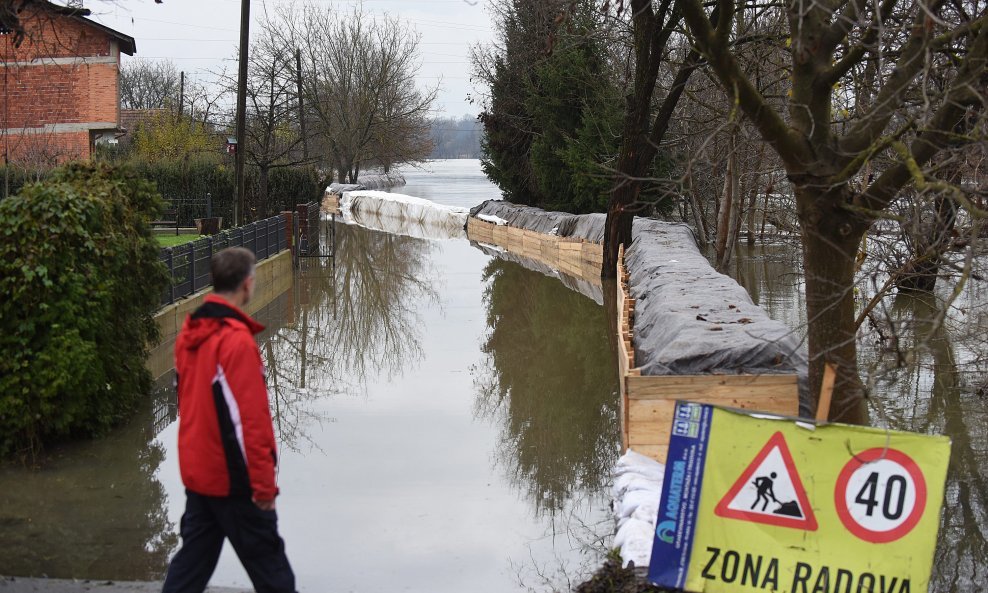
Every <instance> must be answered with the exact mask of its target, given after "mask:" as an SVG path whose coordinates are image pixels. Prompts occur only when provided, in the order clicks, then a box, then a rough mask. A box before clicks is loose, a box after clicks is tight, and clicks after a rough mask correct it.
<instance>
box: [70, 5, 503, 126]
mask: <svg viewBox="0 0 988 593" xmlns="http://www.w3.org/2000/svg"><path fill="white" fill-rule="evenodd" d="M301 2H311V3H315V4H318V5H328V6H333V7H335V8H338V9H339V10H340V11H341V12H346V11H348V10H349V9H350V7H352V6H353V1H352V0H299V1H298V2H296V4H298V3H301ZM281 3H283V2H281V1H279V0H264V1H262V0H252V2H251V20H252V22H253V23H256V22H257V21H258V19H260V18H262V17H263V14H264V7H265V5H266V6H267V7H268V8H269V9H270V8H271V7H273V6H275V5H277V4H281ZM240 4H241V0H164V2H163V3H162V4H156V3H154V2H152V0H87V1H86V2H85V6H86V8H89V9H91V10H92V11H93V16H92V17H91V18H93V19H94V20H96V21H98V22H100V23H103V24H105V25H107V26H109V27H112V28H114V29H116V30H118V31H120V32H122V33H126V34H127V35H131V36H133V37H134V39H135V40H136V42H137V54H136V55H135V56H134V58H146V59H160V58H167V59H170V60H172V61H173V62H174V63H175V65H176V67H177V68H178V69H179V70H184V71H185V72H186V76H191V77H195V78H198V79H200V80H202V81H204V82H205V81H208V80H209V79H210V75H209V71H218V70H220V69H222V68H223V67H224V64H225V65H226V67H227V69H228V70H229V71H230V72H234V71H235V70H236V67H237V65H236V61H235V60H233V59H232V57H233V56H234V55H235V53H236V46H237V40H238V38H239V27H240ZM363 5H364V9H365V10H367V11H373V12H380V13H389V14H391V15H392V16H397V17H398V18H400V19H401V20H402V21H403V22H404V23H406V24H407V26H408V27H410V28H412V29H414V30H415V31H418V32H419V33H420V34H421V35H422V41H421V45H420V58H421V61H422V68H421V70H420V74H419V75H420V78H421V83H422V85H431V84H435V82H436V81H437V80H439V82H440V92H439V96H438V98H437V101H436V108H437V109H438V110H440V112H441V113H440V114H441V115H446V116H454V117H458V116H461V115H463V114H467V113H469V114H476V113H477V112H478V110H479V109H478V106H477V105H470V104H469V103H468V102H467V95H469V94H472V93H473V89H472V88H471V85H470V63H469V56H470V46H471V45H472V44H474V43H477V42H487V41H489V40H490V39H491V38H492V35H493V33H492V31H491V25H490V19H489V15H488V13H487V9H486V8H485V5H486V0H478V1H476V2H474V1H473V0H363ZM251 27H252V30H253V29H254V25H253V24H252V25H251ZM134 58H130V57H129V56H126V55H125V56H123V59H124V63H126V61H127V60H130V59H134Z"/></svg>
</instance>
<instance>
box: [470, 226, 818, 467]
mask: <svg viewBox="0 0 988 593" xmlns="http://www.w3.org/2000/svg"><path fill="white" fill-rule="evenodd" d="M467 237H469V238H470V240H472V241H478V242H481V243H488V244H491V245H496V246H498V247H501V248H504V249H506V250H508V251H510V252H512V253H516V254H518V255H522V256H524V257H527V258H529V259H533V260H536V261H539V262H542V263H544V264H546V265H549V266H551V267H553V268H555V269H557V270H560V271H562V272H565V273H566V274H569V275H571V276H574V277H577V278H582V279H584V280H587V281H590V282H593V283H594V284H597V285H599V284H600V266H601V264H602V262H603V259H604V252H603V246H602V245H600V244H597V243H591V242H588V241H582V240H580V239H573V238H571V237H556V236H554V235H545V234H542V233H537V232H535V231H530V230H527V229H518V228H514V227H508V226H504V225H495V224H493V223H489V222H486V221H482V220H478V219H476V218H470V219H469V220H468V222H467ZM617 278H618V281H617V289H616V290H617V295H616V296H617V331H618V336H617V346H618V381H619V387H620V391H621V404H620V416H621V443H622V447H623V449H628V448H629V447H630V448H632V449H634V450H635V451H637V452H639V453H642V454H643V455H647V456H649V457H651V458H653V459H655V460H657V461H660V462H665V458H666V450H667V449H668V447H669V436H670V434H669V433H670V429H671V426H672V416H673V412H674V409H675V403H676V400H679V399H687V400H690V401H696V402H702V403H710V404H717V405H721V406H726V407H732V408H740V409H744V410H751V411H759V412H768V413H774V414H783V415H786V416H795V415H797V414H798V412H799V391H798V387H797V380H798V377H797V376H796V375H794V374H790V375H649V376H642V374H641V369H640V368H639V367H638V366H636V364H635V362H636V361H635V348H634V321H635V300H634V299H633V298H632V297H631V291H630V288H629V286H628V280H629V276H628V271H627V269H626V268H625V264H624V248H623V247H621V248H620V249H619V256H618V273H617Z"/></svg>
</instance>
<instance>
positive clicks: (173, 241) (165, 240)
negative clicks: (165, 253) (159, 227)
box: [156, 235, 201, 247]
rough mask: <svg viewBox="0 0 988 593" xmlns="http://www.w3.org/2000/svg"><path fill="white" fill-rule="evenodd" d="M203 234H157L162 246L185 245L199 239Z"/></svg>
mask: <svg viewBox="0 0 988 593" xmlns="http://www.w3.org/2000/svg"><path fill="white" fill-rule="evenodd" d="M200 237H201V235H157V236H156V238H157V239H158V244H159V245H161V246H162V247H175V246H176V245H184V244H185V243H188V242H190V241H195V240H196V239H199V238H200Z"/></svg>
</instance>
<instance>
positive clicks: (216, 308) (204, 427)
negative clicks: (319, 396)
mask: <svg viewBox="0 0 988 593" xmlns="http://www.w3.org/2000/svg"><path fill="white" fill-rule="evenodd" d="M263 329H264V326H262V325H261V324H259V323H257V322H256V321H254V320H253V319H251V318H250V317H249V316H247V314H245V313H244V312H243V311H241V310H239V309H238V308H237V307H235V306H234V305H232V304H230V303H229V302H228V301H226V300H225V299H223V298H222V297H219V296H216V295H214V294H210V295H208V296H207V297H206V300H205V302H204V303H203V304H202V306H201V307H199V308H198V309H196V310H195V312H193V313H192V314H191V315H189V317H188V318H187V319H186V320H185V325H183V326H182V331H181V333H179V335H178V340H177V341H176V342H175V372H176V373H177V378H176V382H177V383H178V415H179V423H178V463H179V467H180V469H181V472H182V482H184V483H185V487H186V488H188V489H189V490H191V491H192V492H196V493H198V494H202V495H204V496H231V497H251V498H253V499H255V500H271V499H273V498H274V497H275V496H277V494H278V487H277V484H276V483H275V466H276V464H277V453H276V450H275V440H274V428H273V426H272V424H271V411H270V409H269V408H268V392H267V387H266V386H265V384H264V366H263V363H262V362H261V354H260V352H259V351H258V349H257V343H256V342H255V341H254V334H256V333H258V332H260V331H261V330H263Z"/></svg>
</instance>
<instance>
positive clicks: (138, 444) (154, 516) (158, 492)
mask: <svg viewBox="0 0 988 593" xmlns="http://www.w3.org/2000/svg"><path fill="white" fill-rule="evenodd" d="M171 402H172V399H171V394H170V389H167V388H159V389H157V390H156V391H155V393H154V397H153V398H152V399H151V400H150V401H147V402H145V405H144V406H142V409H141V410H139V412H138V414H139V417H140V418H141V419H142V420H141V421H138V422H133V423H131V424H130V425H128V426H126V427H124V428H122V429H120V430H118V431H116V432H114V433H113V434H112V435H111V436H109V437H107V438H104V439H101V440H97V441H94V442H91V443H85V444H82V445H72V446H66V447H63V448H56V449H54V450H52V451H50V453H49V454H48V456H47V457H46V458H45V459H44V460H42V461H41V464H40V467H38V468H36V469H34V470H29V469H26V468H22V467H20V466H6V467H3V468H0V526H2V529H0V549H3V554H2V555H0V574H4V575H18V576H45V575H50V576H70V575H71V576H73V577H75V578H80V579H98V578H106V575H114V576H115V578H119V579H125V580H126V579H145V578H148V577H160V576H162V575H163V574H164V570H165V566H166V562H167V560H168V554H169V552H170V551H171V550H172V548H173V547H174V546H175V545H176V544H177V543H178V536H177V535H176V534H175V533H174V526H173V525H172V524H171V522H170V521H169V520H168V510H167V497H166V495H165V491H164V488H163V487H162V485H161V483H160V482H159V481H158V480H157V479H156V478H155V473H156V472H157V470H158V467H159V466H160V465H161V463H162V461H163V460H164V457H165V451H164V449H163V448H162V446H161V445H160V444H159V443H158V442H156V441H155V437H156V435H157V434H158V433H159V432H160V431H161V430H162V429H163V428H164V427H165V426H167V425H168V424H170V423H171V422H172V421H173V420H174V418H175V416H174V406H173V405H172V404H171ZM122 550H127V553H126V554H121V551H122Z"/></svg>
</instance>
